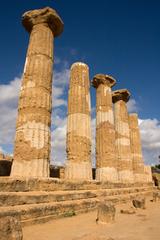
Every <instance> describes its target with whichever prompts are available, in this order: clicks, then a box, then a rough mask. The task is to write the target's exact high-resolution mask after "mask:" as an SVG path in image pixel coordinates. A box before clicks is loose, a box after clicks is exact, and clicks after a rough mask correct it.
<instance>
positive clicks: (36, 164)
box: [11, 159, 49, 178]
mask: <svg viewBox="0 0 160 240" xmlns="http://www.w3.org/2000/svg"><path fill="white" fill-rule="evenodd" d="M11 177H47V178H48V177H49V161H48V159H32V160H31V161H25V160H22V161H16V160H13V164H12V170H11Z"/></svg>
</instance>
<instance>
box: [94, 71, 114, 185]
mask: <svg viewBox="0 0 160 240" xmlns="http://www.w3.org/2000/svg"><path fill="white" fill-rule="evenodd" d="M115 84H116V80H115V79H114V78H112V77H111V76H109V75H104V74H97V75H95V76H94V78H93V81H92V85H93V87H95V88H96V179H97V180H99V181H110V182H117V181H118V173H117V159H116V151H115V128H114V116H113V106H112V93H111V87H112V86H114V85H115Z"/></svg>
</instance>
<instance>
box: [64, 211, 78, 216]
mask: <svg viewBox="0 0 160 240" xmlns="http://www.w3.org/2000/svg"><path fill="white" fill-rule="evenodd" d="M75 215H76V213H75V211H74V210H71V211H68V212H65V213H64V214H63V216H64V217H72V216H75Z"/></svg>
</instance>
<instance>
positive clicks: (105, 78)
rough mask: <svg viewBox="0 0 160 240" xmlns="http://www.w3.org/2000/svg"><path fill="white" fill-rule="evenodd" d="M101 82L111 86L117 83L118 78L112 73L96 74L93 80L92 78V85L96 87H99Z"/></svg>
mask: <svg viewBox="0 0 160 240" xmlns="http://www.w3.org/2000/svg"><path fill="white" fill-rule="evenodd" d="M100 84H104V85H107V86H109V87H113V86H114V85H115V84H116V80H115V79H114V78H113V77H112V76H110V75H106V74H101V73H100V74H96V75H95V76H94V77H93V80H92V86H93V87H94V88H98V86H99V85H100Z"/></svg>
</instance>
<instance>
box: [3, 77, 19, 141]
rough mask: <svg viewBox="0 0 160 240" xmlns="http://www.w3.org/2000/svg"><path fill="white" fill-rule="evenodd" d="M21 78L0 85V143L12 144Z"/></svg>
mask: <svg viewBox="0 0 160 240" xmlns="http://www.w3.org/2000/svg"><path fill="white" fill-rule="evenodd" d="M20 82H21V79H20V78H15V79H14V80H13V81H11V82H10V83H9V84H6V85H5V84H3V85H0V116H1V117H0V136H1V137H0V144H1V145H2V144H3V145H7V144H12V143H13V139H14V135H15V125H16V116H17V105H18V95H19V89H20Z"/></svg>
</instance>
